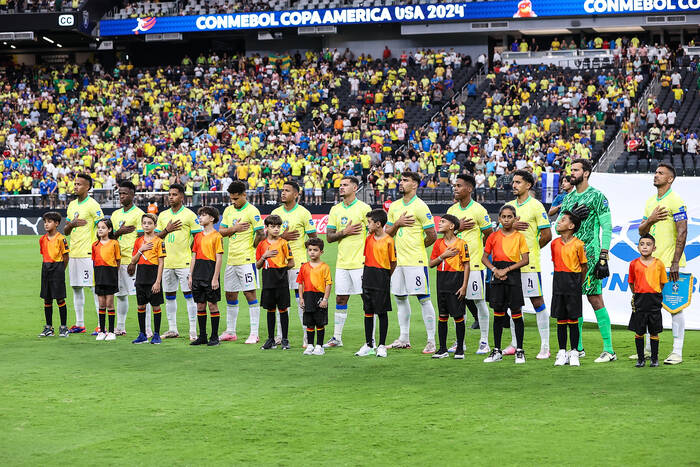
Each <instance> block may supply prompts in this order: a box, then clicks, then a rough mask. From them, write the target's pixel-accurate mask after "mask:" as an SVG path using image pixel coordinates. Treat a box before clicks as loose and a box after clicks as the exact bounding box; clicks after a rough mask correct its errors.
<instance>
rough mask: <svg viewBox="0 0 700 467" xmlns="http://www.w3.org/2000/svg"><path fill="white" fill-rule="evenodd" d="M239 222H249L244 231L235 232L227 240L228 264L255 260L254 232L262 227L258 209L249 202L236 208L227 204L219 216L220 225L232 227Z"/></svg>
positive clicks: (238, 264)
mask: <svg viewBox="0 0 700 467" xmlns="http://www.w3.org/2000/svg"><path fill="white" fill-rule="evenodd" d="M241 222H247V223H248V224H250V228H248V230H246V231H244V232H236V233H234V234H233V235H231V236H230V237H229V240H228V259H227V260H226V264H227V265H228V266H240V265H242V264H250V263H254V262H255V247H254V246H253V243H254V242H255V233H256V232H257V231H259V230H262V229H263V228H264V226H263V222H262V218H261V217H260V211H258V208H256V207H255V206H253V205H252V204H250V203H245V204H244V205H243V207H241V208H240V209H237V208H236V207H235V206H229V207H227V208H226V209H224V215H223V216H222V217H221V227H224V228H228V227H233V226H234V225H236V224H239V223H241Z"/></svg>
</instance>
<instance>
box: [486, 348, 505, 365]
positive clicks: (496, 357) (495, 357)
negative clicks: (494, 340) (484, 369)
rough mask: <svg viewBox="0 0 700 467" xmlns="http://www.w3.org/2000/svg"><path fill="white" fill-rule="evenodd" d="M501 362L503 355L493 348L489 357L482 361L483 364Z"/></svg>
mask: <svg viewBox="0 0 700 467" xmlns="http://www.w3.org/2000/svg"><path fill="white" fill-rule="evenodd" d="M501 360H503V354H502V353H501V351H500V350H499V349H497V348H494V349H493V350H491V353H490V354H489V356H488V357H486V358H485V359H484V363H492V362H500V361H501Z"/></svg>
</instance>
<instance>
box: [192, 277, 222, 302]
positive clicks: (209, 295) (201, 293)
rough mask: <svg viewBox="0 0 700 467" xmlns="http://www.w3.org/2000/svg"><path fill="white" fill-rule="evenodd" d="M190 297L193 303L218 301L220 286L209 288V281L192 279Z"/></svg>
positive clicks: (219, 298)
mask: <svg viewBox="0 0 700 467" xmlns="http://www.w3.org/2000/svg"><path fill="white" fill-rule="evenodd" d="M192 298H194V302H195V303H219V302H220V301H221V287H219V288H218V289H216V290H214V289H212V288H211V282H204V281H192Z"/></svg>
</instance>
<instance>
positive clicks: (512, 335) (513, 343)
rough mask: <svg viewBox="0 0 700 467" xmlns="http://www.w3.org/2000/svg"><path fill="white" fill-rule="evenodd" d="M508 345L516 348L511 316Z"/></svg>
mask: <svg viewBox="0 0 700 467" xmlns="http://www.w3.org/2000/svg"><path fill="white" fill-rule="evenodd" d="M510 345H511V346H513V347H514V348H516V349H517V348H518V340H517V339H516V338H515V323H514V322H513V318H510Z"/></svg>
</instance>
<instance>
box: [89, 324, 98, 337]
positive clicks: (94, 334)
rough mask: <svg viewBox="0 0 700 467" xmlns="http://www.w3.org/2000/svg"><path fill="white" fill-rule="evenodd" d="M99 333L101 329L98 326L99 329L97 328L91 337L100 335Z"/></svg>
mask: <svg viewBox="0 0 700 467" xmlns="http://www.w3.org/2000/svg"><path fill="white" fill-rule="evenodd" d="M99 333H100V327H99V326H97V327H96V328H95V330H94V331H92V334H90V335H91V336H96V335H98V334H99Z"/></svg>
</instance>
